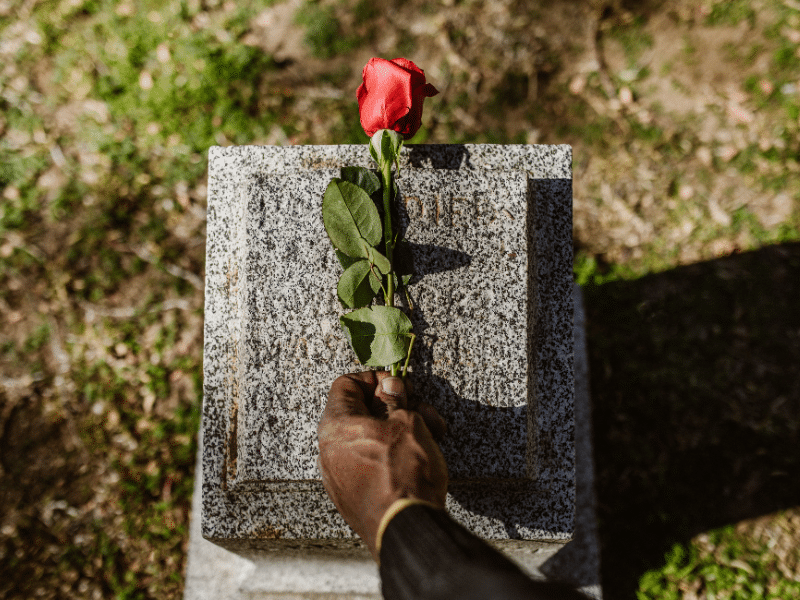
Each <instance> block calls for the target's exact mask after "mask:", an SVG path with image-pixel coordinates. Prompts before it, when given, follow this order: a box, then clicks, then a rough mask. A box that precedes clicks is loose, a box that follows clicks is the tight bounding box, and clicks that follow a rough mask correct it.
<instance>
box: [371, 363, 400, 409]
mask: <svg viewBox="0 0 800 600" xmlns="http://www.w3.org/2000/svg"><path fill="white" fill-rule="evenodd" d="M379 379H380V381H379V382H378V387H377V388H375V400H376V401H375V402H374V404H373V409H374V410H373V411H372V413H373V414H374V415H375V416H378V417H388V416H389V415H390V414H392V412H394V411H395V410H398V409H407V408H408V394H407V392H406V386H405V384H404V383H403V380H402V379H400V378H399V377H392V376H390V375H389V374H388V373H387V374H386V376H384V377H380V376H379Z"/></svg>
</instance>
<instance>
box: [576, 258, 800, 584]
mask: <svg viewBox="0 0 800 600" xmlns="http://www.w3.org/2000/svg"><path fill="white" fill-rule="evenodd" d="M584 291H585V299H586V308H587V328H588V330H587V333H588V344H589V354H590V370H591V387H592V399H593V410H594V414H593V429H594V432H593V433H594V436H593V437H594V445H595V449H596V455H595V459H596V469H597V493H598V501H599V511H598V512H599V515H598V516H599V519H600V534H601V543H602V561H603V565H602V575H603V587H604V592H605V594H606V596H605V597H606V598H607V599H613V598H632V597H634V596H635V589H636V587H637V586H638V581H639V578H640V577H641V575H642V574H643V573H644V572H645V571H647V570H649V569H651V568H659V567H661V566H663V564H664V562H663V559H664V553H665V552H666V551H667V550H668V549H669V548H670V547H671V546H672V544H673V543H674V542H682V543H685V542H687V541H688V540H689V539H690V538H691V537H693V536H694V535H696V534H697V533H699V532H702V531H706V530H709V529H712V528H715V527H719V526H722V525H725V524H729V523H734V522H737V521H740V520H742V519H746V518H750V517H754V516H758V515H762V514H766V513H770V512H773V511H776V510H780V509H783V508H789V507H793V506H797V505H799V504H800V452H799V451H798V448H800V369H799V368H798V365H800V244H797V243H792V244H784V245H777V246H771V247H766V248H763V249H760V250H757V251H753V252H748V253H745V254H739V255H734V256H730V257H726V258H721V259H717V260H712V261H708V262H704V263H699V264H695V265H691V266H687V267H680V268H677V269H674V270H671V271H668V272H665V273H660V274H656V275H650V276H647V277H644V278H642V279H639V280H635V281H618V282H613V283H607V284H603V285H599V286H588V287H587V288H586V289H585V290H584Z"/></svg>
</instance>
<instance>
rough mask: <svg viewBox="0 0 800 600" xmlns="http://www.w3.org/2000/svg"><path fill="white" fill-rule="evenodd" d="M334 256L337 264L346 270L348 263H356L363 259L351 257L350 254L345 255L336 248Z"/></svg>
mask: <svg viewBox="0 0 800 600" xmlns="http://www.w3.org/2000/svg"><path fill="white" fill-rule="evenodd" d="M335 252H336V258H337V259H338V260H339V264H340V265H342V268H343V269H345V270H347V269H348V268H349V267H350V265H354V264H356V263H357V262H358V261H360V260H364V259H363V258H353V257H352V256H347V254H345V253H344V252H342V251H341V250H336V251H335Z"/></svg>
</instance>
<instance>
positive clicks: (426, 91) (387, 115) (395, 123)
mask: <svg viewBox="0 0 800 600" xmlns="http://www.w3.org/2000/svg"><path fill="white" fill-rule="evenodd" d="M363 78H364V81H363V83H362V84H361V85H360V86H358V91H357V92H356V96H357V98H358V112H359V114H360V115H361V126H362V127H363V128H364V131H365V132H366V134H367V135H368V136H369V137H372V136H373V134H374V133H375V132H376V131H378V130H379V129H391V130H393V131H396V132H397V133H399V134H400V135H402V136H403V139H405V140H409V139H411V138H412V137H414V134H415V133H417V131H418V130H419V128H420V125H422V103H423V102H424V101H425V98H428V97H430V96H435V95H436V94H438V93H439V91H438V90H437V89H436V88H435V87H433V86H432V85H431V84H430V83H426V82H425V73H424V72H423V70H422V69H420V68H419V67H418V66H417V65H415V64H414V63H413V62H411V61H410V60H407V59H405V58H395V59H393V60H384V59H383V58H370V59H369V62H368V63H367V65H366V66H365V67H364V73H363Z"/></svg>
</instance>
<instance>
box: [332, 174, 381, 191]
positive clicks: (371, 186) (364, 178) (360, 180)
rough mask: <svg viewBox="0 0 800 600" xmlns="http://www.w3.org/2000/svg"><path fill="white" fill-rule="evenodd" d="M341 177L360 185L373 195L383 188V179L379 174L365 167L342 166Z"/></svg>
mask: <svg viewBox="0 0 800 600" xmlns="http://www.w3.org/2000/svg"><path fill="white" fill-rule="evenodd" d="M341 178H342V180H343V181H349V182H350V183H353V184H355V185H357V186H358V187H360V188H361V189H362V190H364V191H365V192H367V195H368V196H371V195H372V194H374V193H375V192H377V191H378V190H379V189H381V180H380V179H378V176H377V175H376V174H375V173H373V172H372V171H370V170H369V169H366V168H364V167H342V169H341Z"/></svg>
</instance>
